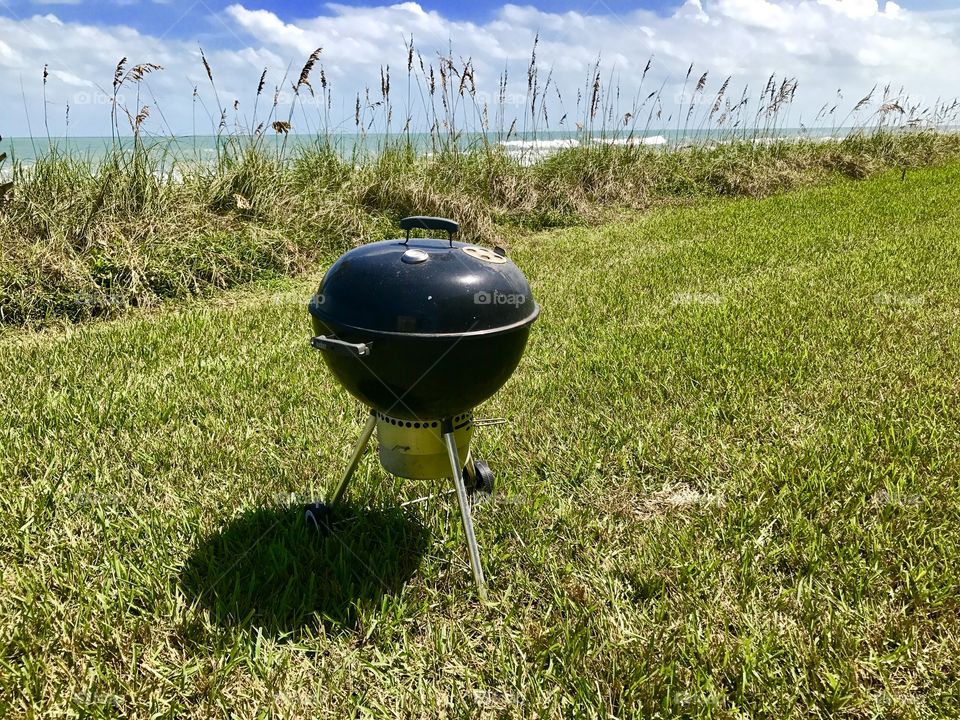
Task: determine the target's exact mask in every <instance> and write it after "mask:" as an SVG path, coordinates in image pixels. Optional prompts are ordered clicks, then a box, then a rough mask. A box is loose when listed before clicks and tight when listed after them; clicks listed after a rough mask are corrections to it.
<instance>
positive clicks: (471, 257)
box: [306, 216, 540, 596]
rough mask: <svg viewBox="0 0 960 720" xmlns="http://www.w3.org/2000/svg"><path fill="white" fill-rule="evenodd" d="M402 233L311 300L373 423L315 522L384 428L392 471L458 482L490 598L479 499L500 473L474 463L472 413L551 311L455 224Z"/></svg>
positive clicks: (366, 252) (348, 265)
mask: <svg viewBox="0 0 960 720" xmlns="http://www.w3.org/2000/svg"><path fill="white" fill-rule="evenodd" d="M400 228H401V229H402V230H404V231H406V238H405V239H397V240H384V241H382V242H375V243H370V244H368V245H363V246H361V247H357V248H354V249H353V250H350V251H349V252H347V253H345V254H344V255H342V256H341V257H340V258H339V259H338V260H337V261H336V262H335V263H334V264H333V265H332V266H331V267H330V269H329V270H327V273H326V274H325V275H324V277H323V280H322V281H321V283H320V288H319V290H318V291H317V294H316V295H314V296H313V298H312V299H311V301H310V306H309V308H310V315H311V317H312V321H313V330H314V337H313V339H312V341H311V344H312V345H313V347H314V348H316V349H317V350H319V351H320V352H321V353H322V355H323V359H324V360H325V361H326V364H327V366H328V367H329V368H330V371H331V372H332V373H333V375H334V376H335V377H336V378H337V380H338V381H339V382H340V383H341V384H342V385H343V386H344V387H345V388H346V389H347V391H348V392H350V394H351V395H353V396H354V397H356V398H357V399H358V400H360V401H361V402H362V403H364V405H366V406H368V407H369V408H370V417H369V419H368V420H367V423H366V425H365V426H364V429H363V432H362V433H361V435H360V440H359V442H358V443H357V446H356V448H355V449H354V452H353V456H352V457H351V459H350V462H349V464H348V465H347V468H346V470H345V472H344V474H343V476H342V477H341V479H340V482H339V483H338V484H337V486H336V488H335V489H334V491H333V494H332V495H331V496H330V498H329V500H328V503H314V504H312V505H310V506H308V508H307V511H306V518H307V522H308V523H310V524H314V525H318V526H319V525H321V524H323V523H325V522H326V519H327V516H328V515H329V513H330V512H331V510H332V508H333V507H334V506H335V505H336V504H337V503H339V502H340V500H341V499H342V498H343V495H344V492H345V491H346V489H347V485H348V483H349V481H350V478H351V476H352V475H353V472H354V471H355V470H356V468H357V465H358V464H359V461H360V457H361V456H362V454H363V451H364V449H365V448H366V446H367V444H368V442H369V440H370V437H371V435H373V431H374V429H376V430H377V437H378V441H379V443H378V444H379V456H380V463H381V465H383V467H384V469H386V470H387V471H388V472H391V473H393V474H394V475H397V476H399V477H405V478H412V479H439V478H444V477H449V478H451V479H452V480H453V484H454V489H455V491H456V494H457V500H458V502H459V505H460V512H461V516H462V519H463V529H464V534H465V535H466V538H467V546H468V549H469V551H470V565H471V568H472V570H473V577H474V580H475V581H476V584H477V587H478V589H479V592H480V594H481V596H484V595H485V585H484V579H483V568H482V567H481V565H480V554H479V551H478V549H477V542H476V538H475V536H474V532H473V522H472V520H471V514H470V495H469V492H468V490H469V491H470V492H484V493H490V492H492V491H493V473H492V472H491V471H490V468H489V467H488V466H487V464H486V463H484V462H483V461H481V460H476V459H474V458H472V457H471V454H470V450H469V448H470V440H471V438H472V436H473V431H474V427H475V423H474V419H473V408H474V407H476V406H477V405H478V404H480V403H482V402H483V401H484V400H486V399H487V398H489V397H490V396H491V395H493V394H494V393H495V392H496V391H497V390H498V389H499V388H500V387H501V386H502V385H503V384H504V383H505V382H506V381H507V379H508V378H509V377H510V375H511V374H512V373H513V371H514V370H515V369H516V367H517V365H518V363H519V362H520V357H521V356H522V355H523V350H524V348H525V347H526V344H527V336H528V335H529V332H530V326H531V324H532V323H533V321H534V320H536V319H537V315H539V313H540V308H539V306H538V305H537V303H536V302H534V300H533V297H532V295H531V293H530V286H529V284H528V283H527V280H526V278H525V277H524V276H523V273H522V272H520V270H519V269H518V268H517V266H516V265H514V264H513V263H512V262H511V261H510V260H509V259H507V257H506V254H505V253H504V252H503V251H502V250H501V249H499V248H497V249H495V250H491V249H488V248H485V247H480V246H477V245H468V244H465V243H461V242H456V241H454V240H453V235H454V233H456V232H457V230H458V229H459V226H458V224H457V223H456V222H454V221H453V220H447V219H444V218H434V217H420V216H418V217H408V218H404V219H403V220H401V221H400ZM414 229H424V230H439V231H444V232H446V233H447V238H446V239H423V238H411V237H410V231H411V230H414Z"/></svg>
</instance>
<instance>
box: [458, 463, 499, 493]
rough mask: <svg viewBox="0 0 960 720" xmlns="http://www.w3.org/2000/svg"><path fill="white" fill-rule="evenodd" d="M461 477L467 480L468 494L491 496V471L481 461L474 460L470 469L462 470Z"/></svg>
mask: <svg viewBox="0 0 960 720" xmlns="http://www.w3.org/2000/svg"><path fill="white" fill-rule="evenodd" d="M463 475H464V477H465V478H466V479H467V480H468V489H469V490H470V492H479V493H483V494H484V495H492V494H493V470H491V469H490V466H489V465H487V464H486V463H485V462H484V461H483V460H474V461H473V467H472V468H471V467H470V466H467V467H465V468H463Z"/></svg>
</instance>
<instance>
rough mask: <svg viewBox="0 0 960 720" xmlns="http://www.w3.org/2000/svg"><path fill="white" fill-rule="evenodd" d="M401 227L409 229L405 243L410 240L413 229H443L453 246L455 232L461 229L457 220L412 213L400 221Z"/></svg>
mask: <svg viewBox="0 0 960 720" xmlns="http://www.w3.org/2000/svg"><path fill="white" fill-rule="evenodd" d="M400 229H401V230H406V231H407V239H406V240H404V241H403V244H404V245H406V244H407V243H408V242H410V231H411V230H443V231H444V232H446V233H447V239H448V240H449V241H450V247H453V234H454V233H456V232H458V231H459V230H460V224H459V223H458V222H457V221H456V220H448V219H447V218H440V217H429V216H427V215H412V216H410V217H405V218H404V219H403V220H401V221H400Z"/></svg>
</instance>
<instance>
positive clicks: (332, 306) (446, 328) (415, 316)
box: [310, 238, 540, 335]
mask: <svg viewBox="0 0 960 720" xmlns="http://www.w3.org/2000/svg"><path fill="white" fill-rule="evenodd" d="M539 312H540V308H539V306H538V305H537V303H536V302H534V299H533V296H532V294H531V292H530V285H529V284H528V283H527V280H526V278H525V277H524V276H523V273H522V272H520V269H519V268H518V267H517V266H516V265H514V264H513V262H511V261H510V260H509V259H507V257H506V256H505V255H504V254H503V252H502V251H499V250H496V251H495V250H491V249H489V248H485V247H480V246H477V245H468V244H466V243H461V242H455V241H452V240H438V239H420V238H416V239H415V238H410V239H408V240H383V241H381V242H375V243H370V244H368V245H362V246H360V247H358V248H354V249H353V250H350V251H349V252H347V253H345V254H344V255H342V256H340V258H339V259H338V260H337V261H336V262H335V263H334V264H333V265H332V266H331V267H330V269H329V270H327V273H326V275H324V277H323V280H322V281H321V283H320V289H319V290H318V291H317V294H316V295H314V296H313V299H312V300H311V301H310V313H311V314H312V315H313V316H314V317H315V318H317V319H318V320H321V321H323V322H325V323H327V324H329V325H331V326H333V327H336V326H340V327H341V328H345V329H353V330H363V331H368V332H371V333H388V334H393V333H400V334H404V335H450V334H465V333H471V334H484V333H493V332H500V331H504V330H509V329H512V328H514V327H522V326H524V325H529V324H530V323H532V322H533V321H534V320H535V319H536V317H537V315H538V314H539Z"/></svg>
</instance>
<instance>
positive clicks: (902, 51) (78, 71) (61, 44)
mask: <svg viewBox="0 0 960 720" xmlns="http://www.w3.org/2000/svg"><path fill="white" fill-rule="evenodd" d="M202 6H203V4H202V3H200V4H198V5H197V8H201V7H202ZM187 22H190V23H193V24H194V25H195V26H196V27H197V32H198V33H201V32H204V33H206V32H208V31H209V30H210V28H211V27H213V28H215V29H216V30H218V31H219V32H220V36H221V40H220V41H219V45H218V47H215V48H214V47H210V48H209V49H207V50H206V51H207V57H208V59H209V60H210V63H211V65H212V66H213V70H214V73H215V79H216V81H217V89H218V92H219V94H220V97H221V100H222V101H223V102H224V104H225V105H232V103H233V100H234V99H235V98H236V99H239V100H240V113H239V117H240V119H241V120H243V118H244V117H245V113H247V112H249V111H250V110H252V106H253V101H254V97H253V95H254V91H255V88H256V85H257V81H258V79H259V77H260V72H261V70H262V69H263V67H265V66H266V67H269V68H270V71H269V75H268V81H267V84H268V94H269V93H272V90H273V88H274V87H275V86H276V85H277V84H280V83H281V78H283V77H284V74H285V73H286V74H287V79H286V83H285V85H286V86H287V87H288V86H289V82H290V81H291V80H293V79H295V78H296V75H297V74H298V73H299V68H300V66H301V65H302V63H303V61H304V60H305V58H306V56H307V55H308V54H309V53H310V52H312V51H313V50H314V49H315V48H317V47H322V48H323V54H322V58H321V62H322V64H323V67H324V72H325V74H326V76H327V77H328V78H329V80H330V81H331V83H332V87H333V88H334V102H333V107H332V112H331V115H332V119H333V121H334V124H336V123H338V122H343V123H344V127H345V128H346V129H348V130H349V129H352V128H353V123H352V117H353V107H354V102H355V93H356V92H357V91H358V90H360V91H362V89H363V88H364V86H369V87H370V88H371V92H372V93H373V94H374V95H376V94H378V93H379V87H380V81H379V72H380V66H381V65H387V64H389V65H390V67H391V72H392V78H393V95H394V102H395V105H397V111H396V112H397V115H398V116H399V115H402V113H403V110H404V109H403V105H404V104H405V102H406V80H405V73H406V62H407V56H406V49H405V46H404V41H405V39H407V38H409V37H410V36H411V35H413V37H414V40H415V41H416V45H417V47H418V49H419V50H420V51H421V52H422V54H423V56H424V59H425V61H426V62H430V61H434V62H435V61H436V57H437V53H438V52H442V53H445V52H447V50H448V42H449V41H452V42H453V54H454V57H455V58H457V59H459V58H461V57H462V58H468V57H469V58H472V60H473V63H474V66H475V68H476V79H477V84H478V88H479V89H480V91H481V92H484V93H487V95H486V97H489V98H491V99H492V100H493V101H494V102H495V101H496V97H497V95H498V79H499V75H500V73H501V72H502V71H503V70H504V68H505V67H506V68H507V69H508V73H509V76H510V78H511V84H510V88H509V90H508V96H509V98H508V99H509V100H510V101H512V102H513V104H511V105H510V106H509V107H508V108H507V112H508V113H509V114H510V115H513V114H522V112H523V107H522V106H523V100H524V96H525V93H526V64H527V62H528V61H529V58H530V51H531V48H532V43H533V38H534V36H535V35H536V34H537V33H538V32H539V34H540V42H539V45H538V48H537V58H538V64H539V66H540V67H541V68H542V70H543V72H544V76H543V77H542V78H541V83H542V82H544V81H545V73H546V72H547V71H549V70H552V72H553V75H552V79H551V84H552V85H555V86H556V87H559V88H560V89H561V90H562V92H563V95H564V97H565V105H566V110H567V111H568V112H569V113H570V115H571V116H572V115H573V114H575V109H574V108H575V105H576V95H577V90H578V89H583V88H585V87H586V85H587V83H588V73H589V72H590V68H591V67H592V65H593V63H594V62H595V61H596V60H597V58H598V56H600V57H601V58H602V63H603V64H602V66H603V68H604V73H603V76H602V77H603V82H604V84H606V83H607V82H608V79H610V78H611V77H612V78H613V80H614V81H615V82H617V81H618V82H619V84H620V85H621V89H622V95H621V110H625V109H628V106H629V103H630V100H631V99H632V97H633V95H634V93H635V92H636V90H637V88H636V83H637V82H638V80H639V76H640V74H641V73H642V72H643V68H644V66H645V65H646V62H647V59H648V58H649V57H650V56H651V55H652V56H653V66H652V68H651V70H650V73H649V75H648V77H647V80H646V84H645V87H644V92H643V94H646V92H647V90H648V89H656V88H658V87H659V86H660V84H661V83H665V95H666V97H667V98H668V99H669V100H668V101H667V103H666V105H668V106H672V107H665V111H664V112H665V114H666V113H670V112H673V111H674V110H675V108H676V105H675V103H674V102H673V98H675V97H676V96H677V95H678V94H679V93H680V90H681V88H682V84H683V79H684V75H685V74H686V71H687V68H688V66H689V64H690V63H691V62H694V63H695V69H694V74H696V75H697V76H698V77H699V74H700V73H702V72H703V71H704V70H709V71H710V76H709V83H708V86H707V95H708V96H712V93H714V92H716V90H717V88H718V87H719V84H720V83H721V82H722V81H723V79H724V78H725V77H726V76H727V75H734V79H733V80H732V81H731V89H734V88H736V93H737V94H738V95H739V91H740V89H741V88H742V86H743V84H744V83H749V84H750V85H751V87H753V88H754V89H755V90H756V89H758V88H761V87H762V86H763V85H764V83H765V82H766V78H767V77H768V76H769V74H770V73H772V72H776V73H778V75H780V76H781V77H782V76H784V75H786V76H795V77H797V78H798V79H799V83H800V84H799V89H798V92H797V107H796V109H795V111H794V115H793V116H792V117H793V119H794V120H796V119H797V116H798V113H799V112H800V111H802V112H803V114H804V117H805V118H806V119H807V120H808V121H809V120H810V119H811V118H812V116H813V115H814V114H815V113H816V110H817V109H818V108H819V107H820V105H822V103H824V102H826V101H830V100H832V99H833V98H834V97H835V93H836V90H837V88H842V89H843V90H844V92H845V93H846V94H847V95H848V101H849V104H852V102H855V101H856V100H857V99H859V97H860V96H862V94H863V93H864V92H865V91H866V90H868V89H869V88H870V87H872V86H873V85H874V84H875V83H879V84H880V85H881V86H883V85H884V84H885V83H887V82H889V83H891V84H892V85H893V87H895V88H899V86H900V85H901V84H902V85H905V86H906V87H907V89H908V90H909V91H910V92H911V94H912V95H913V96H914V98H920V99H925V100H927V101H928V102H932V101H933V100H934V99H935V98H937V97H938V96H940V97H947V96H951V97H952V96H953V95H955V94H957V92H958V88H957V87H956V85H955V80H954V77H955V70H954V69H955V68H956V67H957V66H958V65H960V43H958V38H960V15H958V14H957V13H950V12H940V13H918V12H911V11H908V10H905V9H903V8H902V7H900V6H899V5H897V4H896V3H895V2H892V0H887V2H886V3H885V4H882V5H881V4H880V2H878V0H686V2H684V3H683V4H680V2H679V1H678V6H677V8H676V10H675V11H674V12H673V14H669V15H659V14H656V13H653V12H649V11H646V10H636V11H633V12H630V13H627V14H623V15H620V16H615V15H610V14H595V15H591V14H588V13H579V12H564V13H557V12H549V11H544V10H538V9H536V8H535V7H533V6H529V5H524V6H520V5H504V6H503V7H502V8H501V9H500V10H499V11H498V12H497V13H496V14H495V15H494V17H493V18H492V19H490V20H489V21H488V22H484V23H475V22H468V21H463V20H454V19H450V18H446V17H444V16H442V15H441V14H439V13H437V12H433V11H427V10H424V9H423V8H422V7H421V6H420V5H418V4H416V3H414V2H404V3H400V4H395V5H384V6H379V7H351V6H345V5H336V4H333V5H327V6H326V13H325V14H324V15H321V16H318V17H314V18H307V19H301V20H296V21H292V20H284V19H281V18H280V17H278V16H277V15H276V14H274V13H272V12H269V11H266V10H261V9H256V8H255V7H252V6H250V7H248V6H247V5H245V4H242V3H238V4H234V5H230V6H229V7H227V8H226V9H225V10H224V11H223V12H222V13H221V14H220V15H219V16H217V17H209V16H204V15H200V16H196V17H194V16H191V17H188V18H186V19H185V20H183V21H182V23H187ZM180 29H181V30H182V27H181V28H180ZM225 29H228V30H229V32H224V30H225ZM231 33H232V34H231ZM224 36H225V37H224ZM0 38H2V40H0V75H2V76H3V77H4V78H5V79H6V80H7V82H5V83H3V84H0V107H5V108H11V107H14V108H16V107H22V105H23V103H22V101H21V99H20V88H19V78H21V77H22V79H23V84H24V87H25V90H26V93H27V108H28V109H29V111H30V112H31V113H32V114H34V116H35V117H36V116H38V115H39V113H41V112H42V108H43V105H42V103H41V102H40V101H39V97H40V92H41V89H42V84H41V82H40V74H41V71H42V67H43V65H44V64H45V63H46V64H49V67H50V79H49V84H48V88H47V96H48V98H49V99H50V100H51V101H53V102H57V101H59V102H62V103H67V102H69V103H70V104H71V106H72V107H71V131H72V132H74V133H98V134H102V133H107V132H109V125H108V121H109V120H108V119H109V106H108V105H107V98H106V95H105V94H104V93H101V92H100V90H98V89H97V88H101V89H104V91H105V90H107V89H109V87H110V83H111V80H112V77H113V70H114V67H115V66H116V63H117V60H119V58H121V57H124V56H126V57H129V58H130V60H131V62H156V63H159V64H161V65H163V66H164V68H165V69H164V70H163V71H162V72H159V73H156V74H154V75H151V76H150V78H149V91H145V92H144V93H143V95H142V98H141V102H145V103H149V104H151V105H154V101H155V100H156V101H157V102H158V103H159V105H160V109H161V110H162V111H163V115H164V116H165V117H166V119H167V121H168V122H169V124H170V126H171V127H172V128H173V129H174V130H175V131H177V132H190V131H191V129H192V127H193V122H194V119H195V118H197V122H198V131H201V130H206V129H207V128H209V125H208V124H207V123H208V119H207V116H206V114H205V113H204V112H203V110H202V108H201V107H200V106H199V105H195V103H194V102H193V100H192V88H193V86H194V85H198V86H199V88H200V93H201V97H202V99H203V101H204V102H205V103H206V104H207V106H208V107H209V108H213V98H212V93H211V91H210V90H209V89H208V88H207V79H206V75H205V72H204V70H203V68H202V66H201V64H200V60H199V51H198V47H197V44H196V42H195V41H190V40H184V39H172V38H170V37H166V36H163V35H158V36H151V35H147V34H144V33H140V32H137V31H136V30H133V29H132V28H128V27H111V26H107V25H89V24H87V25H84V24H77V23H64V22H61V21H60V20H58V19H57V18H56V17H55V16H54V15H45V16H40V15H38V16H34V17H31V18H26V19H21V20H16V19H13V18H10V17H5V16H3V15H0ZM318 70H319V68H318V69H317V70H315V71H314V72H315V75H314V81H316V80H317V76H316V73H317V72H318ZM11 80H12V82H11ZM412 97H413V101H412V104H413V106H414V110H416V109H417V108H418V107H421V106H420V101H419V96H418V95H417V90H416V86H414V88H413V93H412ZM133 101H134V98H132V97H131V98H129V100H128V102H130V103H132V102H133ZM260 102H261V108H262V107H263V105H264V104H266V105H269V104H270V101H269V98H267V99H266V100H265V99H264V98H261V101H260ZM50 107H55V106H50ZM554 109H555V110H556V108H554ZM51 112H53V110H51ZM214 114H215V115H216V116H217V117H216V118H215V121H216V120H218V119H219V113H216V112H215V113H214ZM17 115H19V116H21V117H22V115H23V113H22V112H20V113H4V115H3V116H0V133H2V134H4V135H9V134H22V133H24V132H25V131H26V127H25V123H24V121H23V120H22V119H20V118H18V117H16V116H17ZM553 117H554V119H556V117H557V115H556V114H554V115H553ZM664 117H666V115H665V116H664ZM232 118H233V113H232V111H231V113H230V118H229V119H231V120H232ZM247 119H249V118H248V117H247ZM318 121H319V113H318V112H317V111H316V110H311V111H310V113H309V114H308V116H307V120H303V119H301V117H300V115H299V113H298V115H297V116H295V118H294V126H295V127H296V128H298V129H301V130H303V129H305V128H306V127H307V122H309V123H310V125H309V126H310V127H315V126H316V123H317V122H318ZM149 122H150V124H151V127H152V128H153V129H154V130H155V131H157V132H160V131H161V130H162V129H164V128H163V127H162V126H161V125H160V123H161V120H160V119H159V113H157V112H153V113H152V114H151V119H150V121H149ZM52 124H54V125H55V123H52ZM35 125H36V121H35Z"/></svg>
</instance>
